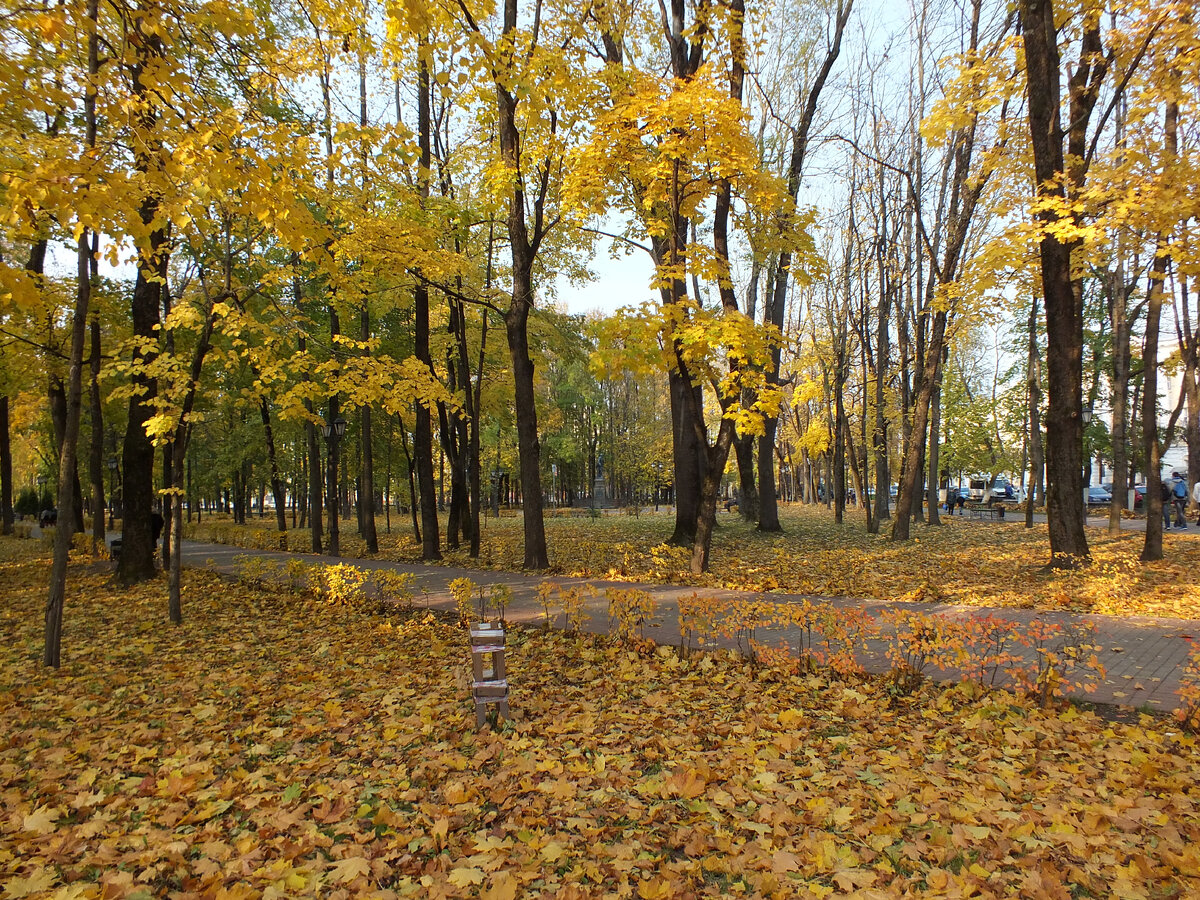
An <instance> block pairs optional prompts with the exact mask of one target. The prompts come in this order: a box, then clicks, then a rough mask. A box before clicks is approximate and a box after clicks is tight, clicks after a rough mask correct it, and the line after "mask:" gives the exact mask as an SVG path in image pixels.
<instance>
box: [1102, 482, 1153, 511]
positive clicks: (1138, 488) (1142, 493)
mask: <svg viewBox="0 0 1200 900" xmlns="http://www.w3.org/2000/svg"><path fill="white" fill-rule="evenodd" d="M1100 486H1101V487H1102V488H1104V489H1105V490H1106V491H1108V492H1109V493H1110V494H1111V493H1112V490H1113V483H1112V482H1111V481H1106V482H1104V483H1103V484H1101V485H1100ZM1145 499H1146V486H1145V485H1144V484H1135V485H1134V486H1133V508H1134V509H1137V508H1138V507H1139V506H1141V505H1142V501H1143V500H1145Z"/></svg>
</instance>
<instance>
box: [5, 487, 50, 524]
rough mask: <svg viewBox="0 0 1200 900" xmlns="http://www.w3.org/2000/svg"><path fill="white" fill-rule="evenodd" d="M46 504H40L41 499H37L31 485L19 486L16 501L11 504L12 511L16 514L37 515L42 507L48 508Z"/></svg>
mask: <svg viewBox="0 0 1200 900" xmlns="http://www.w3.org/2000/svg"><path fill="white" fill-rule="evenodd" d="M49 508H50V507H48V506H42V502H41V500H39V499H38V494H37V491H36V490H34V489H33V488H31V487H27V488H21V493H20V494H18V495H17V502H16V503H14V504H13V512H15V513H16V514H17V515H18V516H35V517H36V516H37V514H38V513H40V512H41V511H42V510H43V509H49Z"/></svg>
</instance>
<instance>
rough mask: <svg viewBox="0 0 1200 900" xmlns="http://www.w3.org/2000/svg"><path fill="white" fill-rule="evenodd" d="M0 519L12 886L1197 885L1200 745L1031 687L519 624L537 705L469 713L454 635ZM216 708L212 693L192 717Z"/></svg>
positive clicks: (706, 889) (585, 890) (384, 893)
mask: <svg viewBox="0 0 1200 900" xmlns="http://www.w3.org/2000/svg"><path fill="white" fill-rule="evenodd" d="M6 546H7V545H6V543H5V542H3V541H0V567H2V568H0V579H3V583H4V584H5V585H6V586H7V587H8V592H7V598H6V604H5V605H4V607H3V608H2V609H0V715H2V716H3V721H4V722H5V725H6V728H5V730H4V731H3V732H2V733H0V810H2V811H0V883H3V885H4V889H3V891H4V893H3V896H4V897H5V898H8V897H14V898H16V897H33V896H60V895H61V896H77V897H81V898H100V897H116V896H136V895H139V894H140V895H141V896H146V897H150V896H172V897H179V898H187V897H247V898H249V897H267V896H275V897H295V896H322V897H326V896H328V897H350V896H363V897H366V896H371V897H384V898H386V897H397V896H412V897H422V898H424V897H483V898H487V900H514V898H516V897H546V898H550V897H565V898H590V897H597V898H599V897H602V896H608V895H612V896H618V897H705V896H711V897H717V896H725V895H730V894H736V895H742V896H747V897H755V896H758V897H770V896H787V897H791V896H798V897H825V896H835V895H840V894H853V893H855V892H858V893H860V894H862V895H863V896H879V897H901V896H953V895H956V894H957V895H960V896H980V897H986V896H1038V895H1039V893H1042V894H1045V895H1048V896H1067V895H1070V894H1072V893H1074V894H1076V895H1081V896H1086V895H1087V894H1088V893H1089V892H1090V893H1092V894H1094V895H1102V896H1107V895H1109V894H1111V893H1113V892H1116V891H1118V886H1119V887H1120V890H1121V891H1125V892H1126V895H1128V896H1136V895H1137V894H1136V892H1138V891H1141V892H1145V893H1147V894H1148V895H1150V896H1172V895H1176V896H1185V895H1189V894H1194V893H1196V892H1198V891H1200V856H1197V851H1196V849H1195V848H1196V847H1197V846H1200V787H1198V785H1200V754H1198V753H1197V745H1196V739H1195V738H1193V737H1191V736H1188V735H1184V734H1174V733H1168V732H1166V731H1163V730H1161V729H1162V728H1163V724H1162V722H1161V721H1156V720H1151V719H1144V720H1143V721H1142V723H1141V724H1140V725H1139V726H1137V727H1134V726H1128V725H1121V724H1112V723H1106V722H1103V721H1101V720H1099V719H1097V718H1096V717H1095V716H1093V715H1091V714H1089V713H1080V712H1079V711H1077V710H1073V709H1072V710H1071V711H1070V712H1069V713H1068V714H1064V715H1060V716H1055V715H1052V714H1047V713H1043V712H1041V711H1039V710H1036V709H1034V708H1032V707H1031V706H1029V705H1028V704H1022V703H1021V702H1019V701H1017V700H1015V699H1014V698H1013V697H1011V696H1009V695H992V696H988V695H985V694H983V693H982V692H981V691H975V690H972V691H966V690H955V689H951V690H941V689H935V688H932V687H930V686H928V685H925V686H922V687H921V688H920V689H919V691H918V692H917V693H916V695H915V696H914V697H912V698H911V699H909V698H905V699H904V700H902V701H901V702H897V701H896V699H895V698H894V697H892V696H890V695H889V694H888V692H887V691H886V689H885V687H884V685H883V683H882V682H880V681H872V680H857V679H856V680H850V681H837V680H833V681H831V680H829V679H828V678H826V677H824V676H817V675H811V674H804V675H797V676H787V677H774V678H772V679H771V680H769V681H768V680H758V679H756V678H755V677H754V676H753V675H752V670H751V669H750V668H749V667H748V666H746V665H745V664H744V663H742V662H741V661H740V660H737V659H734V658H732V657H731V656H728V655H725V654H697V655H695V656H693V657H691V658H690V659H687V660H684V659H681V658H680V657H679V656H678V655H676V654H675V653H674V652H665V653H659V652H654V653H650V654H643V653H641V652H637V651H635V650H631V649H629V648H627V647H623V646H612V645H608V644H605V643H603V642H600V641H593V640H592V639H590V638H587V637H581V636H578V635H573V634H566V635H564V634H562V633H558V632H551V633H543V632H540V631H531V630H522V629H517V630H515V631H513V632H512V634H511V636H510V638H511V640H510V645H509V660H508V662H509V675H510V679H511V682H512V689H513V701H514V703H513V712H514V720H513V721H512V722H511V723H506V724H505V725H504V727H503V729H501V730H499V731H494V730H491V729H485V730H484V731H482V732H476V731H475V730H474V729H473V728H472V727H471V722H472V710H471V706H470V703H469V702H468V699H467V696H466V694H465V692H464V691H463V690H462V689H461V688H460V687H459V683H458V681H457V680H456V676H457V674H458V673H459V672H461V670H462V669H463V667H464V666H465V665H466V659H467V650H466V643H465V640H466V638H465V635H464V634H463V632H462V631H461V629H458V628H455V627H453V626H452V625H450V624H444V623H441V622H438V621H436V620H434V619H433V618H431V617H428V616H424V615H420V614H412V615H403V616H400V617H398V618H396V619H393V620H391V621H388V622H384V621H383V620H381V619H378V618H374V617H371V616H366V615H364V614H362V612H361V611H358V610H356V609H355V608H353V607H343V606H330V605H328V604H323V603H309V602H306V601H304V600H303V599H302V598H300V597H298V596H297V597H289V596H288V595H286V594H285V593H281V592H278V591H274V592H267V591H259V590H255V589H249V588H246V587H244V586H240V585H233V584H230V583H228V582H223V581H220V580H218V579H217V578H215V577H213V576H211V575H209V574H204V573H197V572H188V573H187V576H186V579H185V592H186V594H185V602H184V608H185V610H187V612H188V617H187V620H186V622H185V624H184V626H183V627H182V628H174V627H171V626H168V625H167V624H166V623H165V621H164V620H165V609H166V603H165V588H164V587H163V586H162V585H161V584H152V585H147V586H144V587H141V588H138V589H136V590H134V591H132V592H129V593H117V592H115V591H114V590H113V589H112V588H110V587H109V586H108V585H107V583H106V578H105V576H104V575H100V574H96V575H87V574H85V573H84V572H83V571H82V570H81V569H80V568H78V567H77V568H73V569H72V571H71V575H70V585H71V589H70V592H69V594H68V605H67V623H68V636H69V639H68V642H67V644H66V647H67V650H68V659H67V662H66V664H65V665H64V667H63V669H62V670H61V671H60V672H58V673H53V672H47V671H45V670H43V669H41V668H40V667H39V666H38V664H37V658H38V650H39V643H40V635H41V627H40V626H41V616H40V612H41V604H42V602H43V600H44V591H45V577H46V571H47V569H46V563H45V561H44V560H24V561H22V560H19V559H17V560H13V559H9V558H7V557H6V556H4V552H5V550H4V548H5V547H6ZM197 710H203V711H204V715H197V714H196V711H197Z"/></svg>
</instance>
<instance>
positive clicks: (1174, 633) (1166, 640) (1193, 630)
mask: <svg viewBox="0 0 1200 900" xmlns="http://www.w3.org/2000/svg"><path fill="white" fill-rule="evenodd" d="M245 555H250V556H256V557H263V558H269V559H274V560H277V561H278V562H280V563H283V562H286V561H287V560H288V559H304V560H306V561H309V562H322V563H326V564H332V563H338V562H344V563H350V564H352V565H354V566H357V567H358V568H361V569H365V570H367V571H377V570H391V571H395V572H408V573H411V574H412V576H413V578H414V595H415V603H416V604H417V605H419V606H426V607H429V608H431V609H441V610H453V609H454V600H453V598H452V597H451V595H450V590H449V585H450V582H451V581H452V580H454V579H455V578H469V579H471V580H472V581H473V582H474V583H475V584H477V585H480V586H490V585H507V586H508V587H509V588H510V589H511V590H512V597H513V599H512V603H511V605H510V606H509V608H508V611H507V613H506V618H507V620H508V621H509V622H514V623H520V624H535V623H540V622H541V621H542V615H543V614H542V607H541V604H540V603H539V602H538V599H537V586H538V585H539V584H540V583H542V582H543V581H551V582H554V583H555V584H560V585H564V586H570V585H584V584H590V585H592V586H594V587H595V588H597V589H598V591H599V596H598V597H595V598H590V599H588V600H587V601H586V604H585V606H586V609H587V612H588V614H589V616H590V618H589V619H588V621H587V624H586V625H585V626H584V627H585V629H586V630H588V631H593V632H607V631H608V629H609V621H608V601H607V599H606V598H605V597H604V595H603V590H604V588H606V587H619V588H634V587H636V588H639V589H641V590H644V591H646V592H647V593H649V594H650V595H651V596H652V597H653V598H654V600H655V603H656V620H657V621H656V622H655V623H654V624H653V625H648V626H647V627H646V632H645V633H646V637H648V638H651V639H652V640H654V641H656V642H658V643H660V644H665V645H672V646H674V645H678V644H679V615H678V614H679V605H678V604H679V599H680V598H681V597H684V598H686V597H689V596H691V594H692V593H693V592H698V593H700V594H701V595H702V596H712V597H722V598H744V599H751V598H756V597H760V596H763V595H760V594H754V593H750V592H745V591H731V590H720V589H716V588H695V587H690V586H689V587H681V586H678V585H664V584H633V583H630V582H612V581H603V580H599V579H582V578H565V577H558V576H541V575H525V574H521V573H514V572H498V571H491V570H486V569H465V568H456V567H454V566H444V565H423V564H419V563H404V562H395V561H391V560H383V559H345V558H343V559H338V558H336V557H331V556H315V555H313V554H307V553H305V554H302V553H286V552H281V551H272V550H250V549H246V548H243V547H232V546H227V545H223V544H205V543H199V542H196V541H184V542H183V561H184V563H185V564H186V565H189V566H196V567H208V568H212V569H216V570H217V571H220V572H223V573H226V574H233V573H235V572H236V569H237V563H236V561H235V560H236V558H237V557H239V556H245ZM766 596H768V597H769V598H770V599H771V600H772V601H775V602H780V603H787V602H799V601H801V600H810V601H813V602H820V603H828V604H830V605H831V606H832V607H834V608H835V609H846V610H865V611H867V612H870V613H873V614H879V613H880V612H882V611H884V610H886V609H896V608H903V609H915V610H918V611H921V612H925V613H935V614H940V615H967V614H971V615H988V614H991V615H994V616H996V617H998V618H1002V619H1007V620H1010V621H1014V622H1020V623H1027V622H1029V621H1030V620H1032V619H1034V618H1040V619H1042V620H1044V621H1049V622H1055V623H1060V624H1063V625H1069V624H1077V623H1083V622H1090V623H1092V624H1093V625H1095V627H1096V643H1097V644H1098V645H1099V646H1100V651H1099V653H1098V656H1099V658H1100V662H1101V663H1102V664H1103V665H1104V668H1105V677H1104V679H1103V681H1102V682H1101V683H1099V684H1098V685H1097V686H1096V690H1095V692H1093V693H1090V694H1087V695H1081V699H1085V700H1088V701H1090V702H1093V703H1105V704H1115V705H1118V706H1127V707H1142V706H1146V707H1149V708H1151V709H1156V710H1160V711H1169V710H1174V709H1177V708H1178V707H1179V705H1180V699H1179V687H1180V676H1181V674H1182V671H1183V667H1184V665H1185V663H1186V661H1187V657H1188V651H1189V648H1190V640H1191V638H1192V637H1193V635H1194V636H1196V637H1197V639H1200V620H1196V619H1168V618H1154V617H1148V616H1147V617H1126V616H1120V617H1118V616H1103V615H1091V614H1079V613H1071V612H1038V611H1036V610H1023V609H1010V608H981V607H965V606H955V605H952V604H945V603H893V602H889V601H884V600H855V599H852V598H845V597H812V596H807V595H800V594H779V593H772V594H770V595H766ZM760 638H761V639H763V640H764V641H765V642H766V643H778V641H779V640H781V639H782V640H786V641H788V642H789V643H790V644H791V645H792V646H796V645H797V643H798V642H799V638H800V635H799V632H798V630H796V629H785V628H784V629H781V628H772V629H763V630H762V632H761V634H760ZM727 646H732V644H731V643H727ZM860 661H861V662H862V663H863V665H864V667H865V668H866V669H867V671H869V672H885V671H887V670H888V669H889V668H890V665H889V663H888V661H887V659H886V658H885V656H884V644H883V642H882V641H874V642H872V643H871V644H870V645H869V646H868V649H867V651H866V652H865V653H863V654H861V655H860ZM934 677H939V674H938V673H934ZM942 677H946V678H950V677H951V676H942Z"/></svg>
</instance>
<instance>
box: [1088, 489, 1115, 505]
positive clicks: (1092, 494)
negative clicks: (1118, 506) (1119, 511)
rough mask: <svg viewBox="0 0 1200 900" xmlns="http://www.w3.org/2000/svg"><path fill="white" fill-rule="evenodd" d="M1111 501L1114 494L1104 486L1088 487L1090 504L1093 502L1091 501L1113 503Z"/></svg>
mask: <svg viewBox="0 0 1200 900" xmlns="http://www.w3.org/2000/svg"><path fill="white" fill-rule="evenodd" d="M1111 502H1112V494H1111V493H1109V492H1108V491H1106V490H1105V489H1104V488H1102V487H1090V488H1088V503H1089V504H1091V503H1096V504H1100V503H1111Z"/></svg>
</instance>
